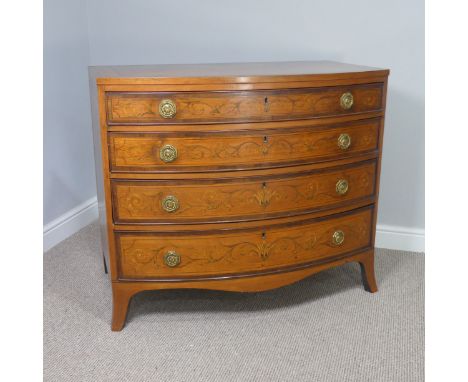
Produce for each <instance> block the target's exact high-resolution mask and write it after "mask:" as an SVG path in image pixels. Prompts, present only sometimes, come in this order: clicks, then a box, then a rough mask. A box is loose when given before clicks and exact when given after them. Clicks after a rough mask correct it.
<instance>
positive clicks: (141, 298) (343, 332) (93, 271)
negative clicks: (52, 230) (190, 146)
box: [44, 223, 424, 382]
mask: <svg viewBox="0 0 468 382" xmlns="http://www.w3.org/2000/svg"><path fill="white" fill-rule="evenodd" d="M100 253H101V252H100V243H99V232H98V226H97V224H96V223H94V224H91V225H89V226H87V227H86V228H84V229H83V230H81V231H80V232H78V233H77V234H75V235H74V236H72V237H70V238H69V239H67V240H65V241H64V242H62V243H60V244H59V245H57V246H56V247H54V248H52V249H51V250H50V251H49V252H47V253H45V254H44V381H46V382H52V381H60V382H68V381H79V382H86V381H93V382H97V381H99V382H100V381H113V382H115V381H132V382H140V381H143V382H146V381H161V382H173V381H174V382H182V381H186V382H193V381H197V382H198V381H202V382H205V381H206V382H212V381H213V382H229V381H241V382H244V381H248V382H250V381H268V382H274V381H278V382H279V381H281V382H285V381H288V382H289V381H319V382H334V381H337V382H344V381H345V382H364V381H372V382H381V381H389V382H399V381H402V382H403V381H404V382H413V381H423V379H424V355H423V352H424V255H423V254H417V253H410V252H400V251H390V250H383V249H378V250H377V254H376V276H377V281H378V284H379V292H378V293H376V294H370V293H367V292H365V291H364V289H363V287H362V285H361V277H360V272H359V266H358V265H357V264H347V265H344V266H342V267H339V268H335V269H331V270H328V271H324V272H322V273H318V274H316V275H313V276H311V277H309V278H307V279H305V280H302V281H300V282H298V283H296V284H293V285H290V286H287V287H283V288H280V289H276V290H273V291H268V292H262V293H252V294H245V293H232V292H217V291H199V290H185V291H159V292H157V291H156V292H144V293H141V294H139V295H136V296H135V297H134V299H133V301H132V303H131V305H130V311H129V315H128V320H127V325H126V326H125V327H124V329H123V331H122V332H115V333H114V332H111V330H110V318H111V289H110V282H109V279H108V276H107V275H105V274H104V272H103V264H102V258H101V255H100Z"/></svg>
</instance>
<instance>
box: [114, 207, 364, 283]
mask: <svg viewBox="0 0 468 382" xmlns="http://www.w3.org/2000/svg"><path fill="white" fill-rule="evenodd" d="M371 218H372V211H371V210H364V211H363V212H359V213H356V214H352V215H348V216H343V217H339V218H334V219H333V218H330V219H328V220H326V221H324V222H321V223H318V222H311V223H308V224H304V225H299V226H292V227H287V228H271V229H267V230H265V231H259V230H255V231H253V232H242V233H222V234H213V235H178V236H167V235H138V234H130V233H129V234H121V235H119V237H118V242H119V247H120V251H121V254H120V266H121V271H122V277H124V278H125V277H127V278H133V277H135V278H139V277H151V278H153V277H154V278H157V277H170V276H174V277H176V276H188V275H193V274H198V275H210V274H215V273H218V274H223V273H232V272H249V271H251V270H252V269H256V270H262V269H264V270H267V269H271V268H281V267H288V266H291V265H294V264H296V265H297V264H301V263H306V262H309V261H314V260H317V259H320V258H322V257H330V256H333V255H339V254H343V253H346V252H347V251H352V250H356V249H359V248H364V247H366V246H368V245H369V244H370V234H371V232H370V221H371ZM337 231H340V232H343V233H344V235H346V240H343V241H342V242H341V243H340V245H336V243H334V242H332V240H333V239H332V238H333V237H334V236H333V235H334V234H335V232H337ZM338 239H339V238H338ZM167 253H176V254H177V258H176V259H175V260H177V266H175V265H174V266H169V267H168V265H167V260H165V259H166V258H167ZM179 259H182V261H180V262H179ZM175 260H174V263H175V262H176V261H175ZM171 264H172V263H171Z"/></svg>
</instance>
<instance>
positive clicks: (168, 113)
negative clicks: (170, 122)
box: [159, 99, 177, 118]
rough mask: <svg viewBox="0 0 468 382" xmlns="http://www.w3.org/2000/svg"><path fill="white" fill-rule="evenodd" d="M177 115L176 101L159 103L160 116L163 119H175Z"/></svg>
mask: <svg viewBox="0 0 468 382" xmlns="http://www.w3.org/2000/svg"><path fill="white" fill-rule="evenodd" d="M176 113H177V107H176V104H175V103H174V101H171V100H170V99H163V100H162V101H161V102H160V103H159V114H160V115H161V117H163V118H174V117H175V115H176Z"/></svg>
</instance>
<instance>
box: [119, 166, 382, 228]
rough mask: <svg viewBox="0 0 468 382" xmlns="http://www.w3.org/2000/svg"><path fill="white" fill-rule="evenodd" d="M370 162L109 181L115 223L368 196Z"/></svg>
mask: <svg viewBox="0 0 468 382" xmlns="http://www.w3.org/2000/svg"><path fill="white" fill-rule="evenodd" d="M375 173H376V164H375V162H364V163H361V164H358V165H353V166H347V167H342V168H339V169H333V170H325V171H320V172H317V171H316V172H309V173H296V174H289V175H282V176H281V177H279V176H278V177H268V176H264V177H260V176H257V177H252V178H248V179H231V180H216V181H213V180H197V181H186V180H185V181H183V180H181V181H178V182H177V183H175V182H174V181H121V180H114V181H113V182H112V195H113V206H114V211H113V216H114V221H115V222H116V223H161V222H162V223H164V222H166V223H167V222H173V223H181V222H208V221H215V222H221V221H243V220H255V219H261V218H265V217H276V216H287V215H296V214H298V213H305V212H310V211H313V210H319V209H325V208H327V207H331V206H333V205H335V206H336V205H339V204H342V203H344V202H349V201H352V200H353V199H359V198H363V197H369V196H372V195H373V194H374V191H375Z"/></svg>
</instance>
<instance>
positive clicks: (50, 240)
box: [43, 197, 98, 252]
mask: <svg viewBox="0 0 468 382" xmlns="http://www.w3.org/2000/svg"><path fill="white" fill-rule="evenodd" d="M97 218H98V202H97V198H96V197H93V198H91V199H88V200H86V201H85V202H83V203H81V204H80V205H78V206H76V207H75V208H72V209H71V210H70V211H68V212H66V213H64V214H63V215H62V216H59V217H58V218H57V219H54V220H52V221H51V222H50V223H48V224H46V225H45V226H44V239H43V248H44V252H46V251H48V250H49V249H51V248H52V247H54V246H56V245H57V244H58V243H60V242H61V241H63V240H65V239H66V238H68V237H70V236H71V235H73V234H74V233H76V232H78V231H79V230H80V229H82V228H84V227H86V226H87V225H88V224H90V223H92V222H93V221H94V220H96V219H97Z"/></svg>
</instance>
